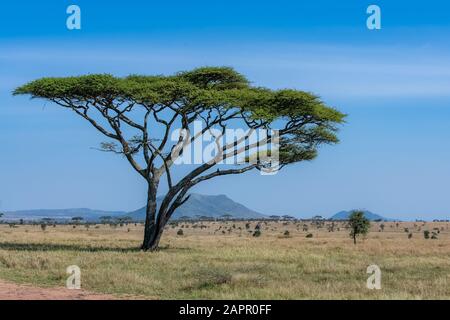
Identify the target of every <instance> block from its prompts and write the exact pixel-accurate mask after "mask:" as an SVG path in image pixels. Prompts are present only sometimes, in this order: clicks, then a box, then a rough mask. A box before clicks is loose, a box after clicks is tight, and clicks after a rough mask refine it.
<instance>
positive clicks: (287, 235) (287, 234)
mask: <svg viewBox="0 0 450 320" xmlns="http://www.w3.org/2000/svg"><path fill="white" fill-rule="evenodd" d="M283 235H284V236H285V237H286V238H288V237H289V236H290V233H289V231H288V230H286V231H285V232H284V233H283Z"/></svg>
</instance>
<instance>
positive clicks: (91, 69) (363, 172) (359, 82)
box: [0, 0, 450, 219]
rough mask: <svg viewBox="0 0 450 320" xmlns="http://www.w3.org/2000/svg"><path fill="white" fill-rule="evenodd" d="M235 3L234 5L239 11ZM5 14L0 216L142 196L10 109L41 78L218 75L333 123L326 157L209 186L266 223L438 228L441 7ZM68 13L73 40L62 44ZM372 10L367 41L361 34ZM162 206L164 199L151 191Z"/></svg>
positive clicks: (445, 30) (81, 146)
mask: <svg viewBox="0 0 450 320" xmlns="http://www.w3.org/2000/svg"><path fill="white" fill-rule="evenodd" d="M243 2H244V3H243ZM341 2H342V3H340V2H337V1H326V0H319V1H298V0H297V1H276V2H275V1H215V2H212V1H191V2H187V1H171V2H170V3H166V4H165V3H162V2H159V1H158V2H156V1H133V0H129V1H127V5H121V4H119V2H114V1H100V0H97V1H83V0H78V1H77V0H73V1H58V2H56V1H39V2H33V3H28V2H25V1H14V2H12V1H10V2H9V3H7V2H4V3H2V4H1V5H0V70H1V72H0V146H1V150H2V151H1V154H0V200H1V207H0V210H17V209H29V208H68V207H91V208H96V209H108V210H110V209H111V210H133V209H136V208H138V207H140V206H142V204H143V203H144V197H145V186H144V184H143V182H142V181H140V180H141V179H140V177H138V176H137V175H136V174H135V173H134V172H133V171H132V169H131V168H130V167H129V166H128V164H127V163H125V160H123V159H121V158H120V157H114V156H113V155H110V154H104V153H100V152H97V151H95V150H93V149H92V147H96V146H97V145H98V143H99V142H100V141H103V139H102V137H101V136H99V134H97V132H95V131H94V129H92V128H91V127H90V126H89V125H88V124H86V123H84V122H83V121H82V120H81V119H78V118H77V117H75V116H74V115H73V114H71V113H70V112H68V111H66V110H60V109H58V108H57V107H56V106H53V105H51V104H50V103H46V102H44V101H30V100H29V99H27V98H26V97H12V96H11V91H12V90H13V89H14V88H15V87H16V86H18V85H20V84H22V83H25V82H27V81H30V80H33V79H35V78H39V77H43V76H65V75H79V74H85V73H104V72H107V73H113V74H115V75H119V76H122V75H127V74H130V73H141V74H155V73H156V74H159V73H164V74H171V73H174V72H176V71H179V70H185V69H189V68H193V67H197V66H203V65H227V66H233V67H234V68H236V69H237V70H238V71H240V72H242V73H244V74H245V75H247V76H248V78H249V79H250V80H251V81H252V82H253V83H254V84H255V85H261V86H267V87H271V88H297V89H301V90H307V91H312V92H315V93H317V94H319V95H320V96H321V97H322V98H323V100H324V101H325V102H326V103H328V104H329V105H332V106H336V107H337V108H339V109H340V110H342V111H343V112H345V113H348V114H349V117H348V122H347V124H346V125H345V126H344V127H343V128H342V131H341V133H340V138H341V140H342V142H341V144H340V145H338V146H332V147H324V148H323V149H322V150H321V152H320V155H319V157H318V158H317V159H316V160H315V161H313V162H311V163H301V164H296V165H294V166H291V167H290V168H287V169H285V170H284V171H282V172H280V173H279V174H278V175H276V176H272V177H267V176H260V175H259V174H258V173H249V174H245V175H243V176H239V177H224V178H219V179H216V180H214V181H210V182H209V183H207V184H205V185H202V186H199V187H197V188H196V189H195V191H196V192H201V193H206V194H222V193H224V194H227V195H228V196H230V197H231V198H233V199H234V200H236V201H239V202H242V203H244V204H246V205H247V206H249V207H251V208H253V209H256V210H259V211H261V212H265V213H268V214H291V215H296V216H299V217H310V216H312V215H316V214H320V215H324V216H329V215H330V214H333V213H335V212H337V211H340V210H343V209H351V208H366V209H369V210H371V211H374V212H376V213H379V214H382V215H385V216H389V217H398V218H427V219H433V218H447V217H449V216H450V202H449V201H448V200H447V199H448V192H447V190H448V189H449V184H450V183H449V181H450V148H449V147H448V145H449V143H448V141H449V140H450V128H449V120H450V45H449V44H450V43H449V40H448V39H450V19H449V18H448V13H449V12H450V4H448V3H447V2H446V1H436V0H435V1H395V3H394V1H376V0H374V1H362V0H348V1H341ZM70 4H78V5H79V6H80V7H81V10H82V30H79V31H69V30H67V29H66V24H65V21H66V17H67V15H66V13H65V11H66V8H67V6H68V5H70ZM370 4H377V5H379V6H380V8H381V12H382V29H381V30H375V31H370V30H368V29H367V28H366V18H367V14H366V8H367V6H368V5H370ZM162 191H164V190H162Z"/></svg>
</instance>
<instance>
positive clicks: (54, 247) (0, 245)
mask: <svg viewBox="0 0 450 320" xmlns="http://www.w3.org/2000/svg"><path fill="white" fill-rule="evenodd" d="M180 249H183V248H173V247H170V246H161V247H160V248H159V249H158V251H171V250H180ZM0 250H8V251H77V252H124V253H127V252H143V251H142V250H141V249H140V248H139V247H137V246H136V247H127V248H121V247H114V246H89V245H81V244H80V245H78V244H57V243H16V242H0ZM158 251H156V252H158Z"/></svg>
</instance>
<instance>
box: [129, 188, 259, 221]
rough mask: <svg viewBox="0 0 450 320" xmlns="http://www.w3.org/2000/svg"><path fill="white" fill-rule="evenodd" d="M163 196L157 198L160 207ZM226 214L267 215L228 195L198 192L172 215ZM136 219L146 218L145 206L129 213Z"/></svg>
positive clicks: (253, 216)
mask: <svg viewBox="0 0 450 320" xmlns="http://www.w3.org/2000/svg"><path fill="white" fill-rule="evenodd" d="M162 199H163V197H158V198H157V205H158V207H159V205H160V203H161V202H162ZM225 214H229V215H231V216H232V217H233V218H237V219H263V218H267V216H265V215H263V214H261V213H259V212H256V211H253V210H251V209H249V208H247V207H245V206H244V205H242V204H240V203H237V202H234V201H233V200H231V199H230V198H228V197H227V196H226V195H217V196H209V195H202V194H198V193H193V194H191V197H190V198H189V200H188V201H186V202H185V203H184V204H183V205H182V206H181V207H179V208H178V209H177V210H176V211H175V213H174V214H173V216H172V219H177V218H180V217H191V218H193V217H196V216H205V217H211V218H219V217H221V216H223V215H225ZM128 215H129V216H130V217H133V219H135V220H144V217H145V207H143V208H141V209H138V210H136V211H134V212H130V213H129V214H128Z"/></svg>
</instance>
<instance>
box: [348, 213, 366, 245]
mask: <svg viewBox="0 0 450 320" xmlns="http://www.w3.org/2000/svg"><path fill="white" fill-rule="evenodd" d="M348 224H349V226H350V237H351V238H353V243H354V244H356V237H357V236H359V235H366V234H367V233H369V228H370V221H369V219H367V218H366V217H365V216H364V211H361V210H354V211H352V213H351V214H350V217H349V222H348Z"/></svg>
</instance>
